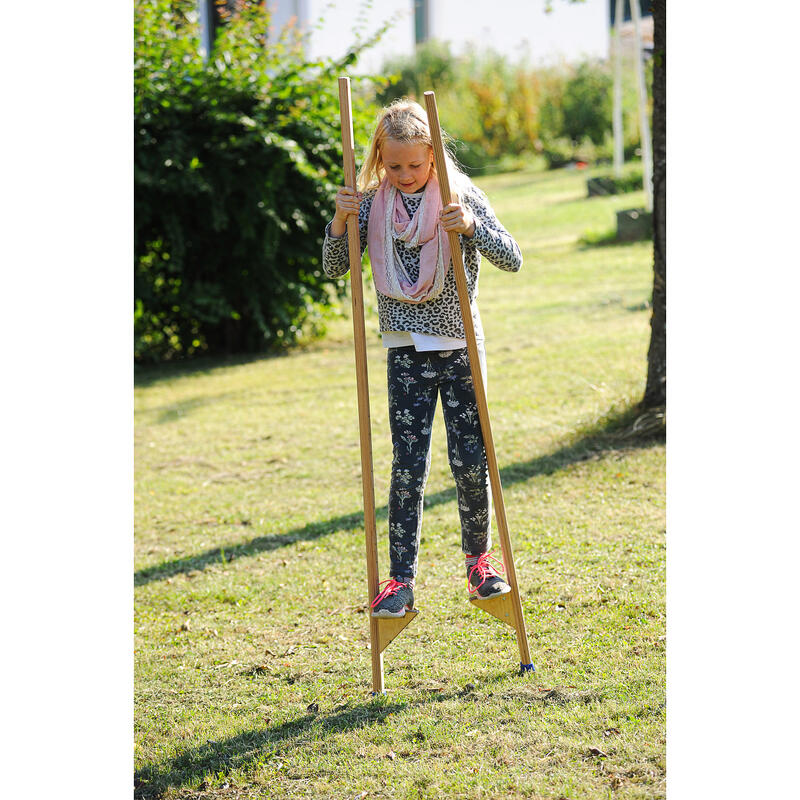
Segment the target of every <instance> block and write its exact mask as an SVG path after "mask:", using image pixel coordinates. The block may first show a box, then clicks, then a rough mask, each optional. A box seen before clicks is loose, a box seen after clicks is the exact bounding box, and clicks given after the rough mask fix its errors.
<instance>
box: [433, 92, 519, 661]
mask: <svg viewBox="0 0 800 800" xmlns="http://www.w3.org/2000/svg"><path fill="white" fill-rule="evenodd" d="M425 105H426V109H427V112H428V125H429V127H430V130H431V140H432V142H433V158H434V163H435V164H436V174H437V176H438V179H439V190H440V192H441V195H442V205H443V206H446V205H448V204H449V203H450V202H451V195H450V183H449V180H448V177H447V162H446V161H445V158H444V147H443V145H442V131H441V128H440V126H439V112H438V109H437V107H436V96H435V94H434V93H433V92H425ZM447 235H448V238H449V240H450V252H451V255H452V259H453V273H454V275H455V279H456V288H457V290H458V301H459V304H460V306H461V316H462V318H463V320H464V333H465V335H466V340H467V352H468V354H469V364H470V371H471V372H472V384H473V386H474V387H475V399H476V401H477V403H478V417H479V419H480V423H481V432H482V433H483V443H484V447H485V449H486V460H487V463H488V467H489V480H490V483H491V487H492V499H493V501H494V507H495V514H496V517H497V529H498V533H499V534H500V542H501V545H502V547H503V561H504V563H505V567H506V575H507V577H508V583H509V585H510V586H511V592H510V593H509V594H510V595H511V598H510V600H511V602H510V614H509V615H506V616H510V617H511V619H510V620H509V621H508V622H509V624H511V625H512V627H513V628H514V630H515V631H516V634H517V644H518V645H519V655H520V669H521V671H522V672H527V671H532V670H533V669H534V667H533V664H532V663H531V655H530V652H529V650H528V637H527V634H526V632H525V618H524V617H523V614H522V602H521V600H520V596H519V586H518V584H517V572H516V569H515V568H514V555H513V552H512V549H511V539H510V538H509V535H508V523H507V521H506V508H505V503H504V502H503V487H502V486H501V484H500V470H499V469H498V467H497V456H496V455H495V450H494V440H493V438H492V428H491V424H490V422H489V406H488V403H487V401H486V389H485V387H484V383H483V375H482V374H481V368H480V360H479V357H478V344H477V342H476V340H475V327H474V325H473V324H472V311H471V309H470V303H469V292H468V289H467V276H466V272H465V270H464V260H463V258H462V254H461V243H460V241H459V239H458V234H457V233H455V232H453V231H450V232H448V234H447ZM496 600H500V598H490V599H489V600H486V601H485V600H479V599H475V600H474V601H473V602H474V604H475V605H477V606H480V607H483V604H486V609H485V610H487V611H489V613H491V614H493V615H494V616H497V617H498V618H500V619H503V616H502V613H503V612H502V611H497V610H496V609H495V608H494V607H495V605H497V603H495V602H494V601H496ZM490 605H491V608H490V607H489V606H490ZM503 605H505V603H503Z"/></svg>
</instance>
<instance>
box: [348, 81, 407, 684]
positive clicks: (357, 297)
mask: <svg viewBox="0 0 800 800" xmlns="http://www.w3.org/2000/svg"><path fill="white" fill-rule="evenodd" d="M339 114H340V119H341V124H342V155H343V156H344V182H345V185H346V186H350V187H352V188H353V189H355V188H356V162H355V154H354V152H353V151H354V147H353V118H352V116H351V114H350V78H339ZM347 252H348V257H349V260H350V296H351V298H352V301H353V339H354V341H355V353H356V389H357V392H358V430H359V436H360V439H361V486H362V491H363V495H364V538H365V542H366V550H367V609H368V614H369V642H370V653H371V655H372V691H373V694H383V693H384V685H383V651H384V650H385V649H386V648H387V647H388V646H389V645H390V644H391V643H392V641H393V640H394V639H395V638H396V637H397V635H398V634H399V633H400V632H401V631H402V630H403V629H404V628H405V627H406V626H407V625H408V624H409V623H410V622H413V621H414V618H415V617H416V616H417V613H418V612H417V611H416V609H414V610H412V611H406V614H405V616H404V617H399V618H397V619H380V618H376V617H373V616H372V614H371V613H369V612H370V611H371V609H370V604H371V603H372V600H373V599H374V597H375V596H376V595H377V594H378V535H377V531H376V526H375V484H374V481H373V475H372V429H371V424H370V416H369V378H368V375H367V337H366V333H365V330H364V284H363V278H362V275H361V242H360V239H359V235H358V220H357V219H356V217H354V216H352V215H351V216H349V217H348V218H347Z"/></svg>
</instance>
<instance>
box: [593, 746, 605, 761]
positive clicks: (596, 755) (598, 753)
mask: <svg viewBox="0 0 800 800" xmlns="http://www.w3.org/2000/svg"><path fill="white" fill-rule="evenodd" d="M589 755H590V756H593V757H594V758H608V753H604V752H603V751H602V750H601V749H600V748H599V747H590V748H589Z"/></svg>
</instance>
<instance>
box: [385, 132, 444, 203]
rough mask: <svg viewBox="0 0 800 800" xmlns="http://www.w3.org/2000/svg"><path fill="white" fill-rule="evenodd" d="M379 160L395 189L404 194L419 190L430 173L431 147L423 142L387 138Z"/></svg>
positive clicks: (431, 161) (431, 163)
mask: <svg viewBox="0 0 800 800" xmlns="http://www.w3.org/2000/svg"><path fill="white" fill-rule="evenodd" d="M381 161H382V162H383V166H384V169H385V170H386V176H387V177H388V178H389V183H391V184H392V186H394V187H395V189H397V190H398V191H400V192H405V193H406V194H411V193H412V192H420V191H422V189H423V188H424V187H425V184H426V183H427V182H428V177H429V176H430V174H431V167H432V165H433V148H431V146H430V145H428V144H424V143H419V144H413V143H411V142H396V141H394V140H393V139H387V140H386V141H385V142H384V143H383V147H381Z"/></svg>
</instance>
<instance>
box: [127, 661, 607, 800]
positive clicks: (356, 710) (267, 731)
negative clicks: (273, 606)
mask: <svg viewBox="0 0 800 800" xmlns="http://www.w3.org/2000/svg"><path fill="white" fill-rule="evenodd" d="M528 681H529V676H519V675H518V674H517V673H509V672H507V671H505V670H501V671H498V672H496V673H495V674H494V675H490V676H487V677H485V678H484V679H482V680H481V679H476V680H475V683H474V684H467V685H466V686H465V687H464V688H453V689H451V690H449V691H446V692H442V691H440V690H439V689H435V690H428V689H425V688H424V687H417V688H416V689H413V691H415V692H416V694H417V697H416V699H414V700H413V701H411V702H408V701H400V702H391V701H388V700H387V699H386V697H376V698H372V699H370V700H367V701H365V702H361V703H359V704H358V705H350V703H345V704H343V705H342V706H338V707H336V708H334V709H333V711H332V712H331V713H330V714H327V715H322V714H319V713H310V712H307V713H306V714H304V715H303V716H300V717H296V718H295V719H292V720H289V721H287V722H284V723H281V724H279V725H273V726H271V727H265V728H264V729H259V728H257V729H253V730H249V731H245V732H244V733H240V734H237V735H236V736H233V737H231V738H229V739H225V740H224V741H209V742H206V743H205V744H203V745H200V746H199V747H194V748H188V749H186V750H184V751H183V752H181V753H179V754H178V755H177V756H176V757H175V758H173V759H171V760H169V761H166V762H162V763H157V764H148V765H147V766H145V767H142V768H141V769H139V770H137V771H136V772H135V773H134V798H136V800H149V799H150V798H158V797H160V796H161V795H162V794H163V793H164V792H165V791H166V790H167V789H168V788H170V787H176V786H179V785H180V784H183V783H188V784H194V788H197V789H202V788H206V787H203V786H201V785H200V783H201V781H203V782H204V781H205V776H207V775H213V776H215V777H216V778H218V779H219V778H224V777H225V776H226V775H228V774H229V773H230V772H232V771H233V770H237V769H240V770H243V771H245V772H247V771H248V770H250V769H253V768H255V767H257V766H258V765H259V764H263V765H267V766H268V765H269V763H270V762H272V764H273V765H274V766H275V767H276V768H277V766H278V762H280V761H281V759H282V758H285V757H286V755H285V754H287V753H289V752H290V751H292V750H293V749H295V748H297V747H301V746H303V745H305V744H307V743H309V742H312V741H319V740H320V739H322V738H323V737H327V736H330V735H332V734H336V733H339V732H342V731H350V730H355V729H357V728H365V727H367V726H368V725H378V724H381V723H383V722H386V720H387V718H388V717H389V716H390V715H391V714H396V713H399V712H401V711H406V710H414V709H419V708H421V707H422V706H426V705H430V704H431V703H442V702H446V701H450V700H462V701H464V702H465V703H470V704H471V703H475V702H476V701H481V699H482V694H481V692H480V690H481V689H487V688H492V689H493V691H491V692H489V693H488V697H492V696H494V695H497V696H498V697H499V698H501V699H513V700H520V701H522V702H526V703H536V704H542V705H554V704H555V705H567V704H575V705H581V704H585V703H589V702H593V701H598V700H601V699H602V698H601V697H600V695H598V694H596V693H589V692H567V691H565V690H561V689H539V688H536V687H534V686H529V685H528ZM503 684H508V685H506V686H503Z"/></svg>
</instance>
